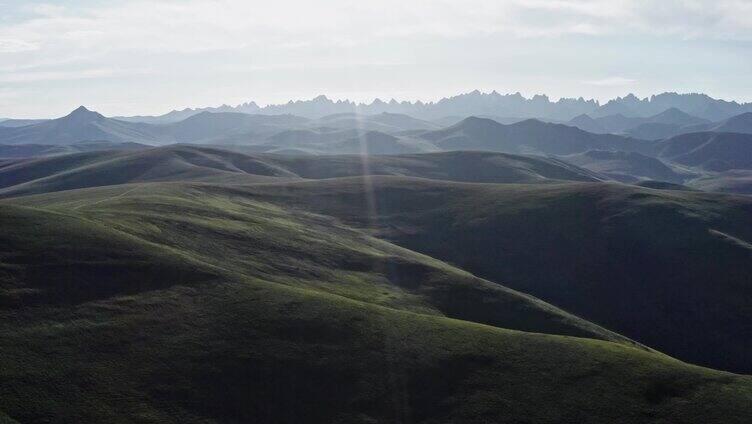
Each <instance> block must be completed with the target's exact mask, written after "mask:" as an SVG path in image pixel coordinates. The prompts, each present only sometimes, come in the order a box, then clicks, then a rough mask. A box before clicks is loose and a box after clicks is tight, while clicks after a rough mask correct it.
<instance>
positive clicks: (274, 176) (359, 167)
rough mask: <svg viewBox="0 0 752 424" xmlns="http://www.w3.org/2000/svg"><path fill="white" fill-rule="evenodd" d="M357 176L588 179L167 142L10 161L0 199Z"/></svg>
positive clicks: (485, 158)
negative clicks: (157, 185)
mask: <svg viewBox="0 0 752 424" xmlns="http://www.w3.org/2000/svg"><path fill="white" fill-rule="evenodd" d="M363 174H372V175H406V176H413V177H421V178H432V179H440V180H452V181H474V182H485V183H523V182H524V183H544V182H549V181H552V180H554V181H556V180H568V181H596V180H597V177H596V176H594V174H592V173H591V172H589V171H586V170H584V169H581V168H577V167H575V166H572V165H568V164H565V163H563V162H561V161H557V160H555V159H548V158H542V157H539V158H533V157H526V156H517V155H508V154H503V153H485V152H446V153H436V154H424V155H401V156H369V157H365V158H364V157H361V156H357V155H345V156H323V157H292V156H285V155H256V156H250V155H246V154H243V153H238V152H232V151H228V150H222V149H216V148H211V147H202V146H191V145H171V146H166V147H159V148H153V149H145V150H138V151H97V152H87V153H79V154H69V155H63V156H55V157H43V158H32V159H28V160H18V161H16V162H15V163H13V164H11V165H8V166H5V167H2V168H0V181H1V183H0V198H6V197H18V196H25V195H31V194H39V193H49V192H55V191H64V190H73V189H78V188H86V187H100V186H108V185H117V184H127V183H144V182H166V181H183V182H185V181H202V182H210V183H216V184H252V183H262V182H274V181H285V180H292V179H300V178H306V179H322V178H335V177H346V176H357V175H363Z"/></svg>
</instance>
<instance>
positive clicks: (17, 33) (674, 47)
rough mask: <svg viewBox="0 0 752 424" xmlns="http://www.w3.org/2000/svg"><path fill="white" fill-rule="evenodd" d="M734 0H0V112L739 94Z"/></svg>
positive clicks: (751, 55)
mask: <svg viewBox="0 0 752 424" xmlns="http://www.w3.org/2000/svg"><path fill="white" fill-rule="evenodd" d="M750 75H752V1H749V0H661V1H642V0H633V1H627V0H611V1H605V0H603V1H590V0H550V1H543V0H409V1H408V0H380V1H378V2H370V1H362V0H360V1H357V0H356V1H348V0H321V1H317V2H314V1H302V0H301V1H293V0H273V1H269V0H264V1H255V0H251V1H249V0H216V1H207V0H202V1H199V0H182V1H159V2H155V1H141V0H128V1H118V0H102V1H91V0H80V1H75V0H67V1H47V2H37V1H29V0H25V1H18V0H0V117H16V118H33V117H37V118H49V117H57V116H62V115H64V114H66V113H68V112H69V111H70V110H72V109H74V108H76V107H77V106H79V105H85V106H87V107H88V108H90V109H93V110H97V111H99V112H101V113H103V114H105V115H108V116H115V115H135V114H162V113H165V112H168V111H170V110H172V109H182V108H185V107H204V106H217V105H220V104H231V105H234V104H238V103H243V102H247V101H255V102H256V103H258V104H259V105H265V104H269V103H282V102H287V101H288V100H291V99H292V100H297V99H309V98H312V97H315V96H317V95H319V94H325V95H327V96H328V97H329V98H333V99H351V100H355V101H371V100H372V99H374V98H376V97H379V98H381V99H384V100H388V99H391V98H395V99H397V100H419V99H420V100H423V101H431V100H438V99H440V98H441V97H445V96H451V95H455V94H459V93H463V92H469V91H472V90H475V89H479V90H481V91H492V90H496V91H498V92H500V93H514V92H520V93H522V94H523V95H525V96H528V97H530V96H532V95H534V94H547V95H548V96H549V97H551V98H552V99H558V98H560V97H580V96H582V97H585V98H595V99H598V100H601V101H605V100H608V99H610V98H613V97H615V96H623V95H625V94H627V93H634V94H636V95H638V96H640V97H644V96H649V95H651V94H657V93H660V92H664V91H676V92H704V93H707V94H709V95H711V96H713V97H716V98H723V99H727V100H737V101H752V83H750V77H749V76H750Z"/></svg>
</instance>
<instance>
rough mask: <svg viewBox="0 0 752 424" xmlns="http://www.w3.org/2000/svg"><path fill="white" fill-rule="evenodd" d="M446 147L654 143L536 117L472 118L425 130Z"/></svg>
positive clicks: (581, 148) (562, 148)
mask: <svg viewBox="0 0 752 424" xmlns="http://www.w3.org/2000/svg"><path fill="white" fill-rule="evenodd" d="M421 137H422V138H424V139H426V140H430V141H432V142H433V143H434V144H436V146H437V147H439V148H441V149H443V150H486V151H493V152H504V153H534V154H547V155H569V154H575V153H582V152H586V151H588V150H622V151H634V152H642V153H647V154H649V153H651V152H652V150H653V148H654V143H652V142H649V141H645V140H637V139H631V138H627V137H622V136H618V135H613V134H593V133H589V132H586V131H583V130H581V129H579V128H575V127H569V126H566V125H562V124H551V123H545V122H541V121H537V120H534V119H529V120H526V121H522V122H518V123H515V124H511V125H502V124H500V123H498V122H496V121H493V120H490V119H483V118H475V117H470V118H467V119H465V120H463V121H461V122H459V123H457V124H455V125H453V126H451V127H448V128H445V129H442V130H438V131H430V132H426V133H423V134H422V135H421Z"/></svg>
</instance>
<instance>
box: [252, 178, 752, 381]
mask: <svg viewBox="0 0 752 424" xmlns="http://www.w3.org/2000/svg"><path fill="white" fill-rule="evenodd" d="M242 193H243V195H247V196H260V197H261V198H263V199H267V200H269V201H274V202H277V203H279V204H284V205H289V204H293V205H297V206H298V207H300V208H307V209H309V210H314V211H317V212H319V213H324V214H327V215H333V216H337V217H339V218H340V219H343V220H345V222H348V223H351V224H353V225H357V226H360V227H363V228H371V229H372V230H373V231H374V232H375V234H378V235H379V236H381V237H385V238H387V239H389V240H391V241H394V242H396V243H397V244H399V245H401V246H404V247H407V248H409V249H413V250H416V251H419V252H422V253H426V254H428V255H430V256H433V257H436V258H439V259H442V260H446V261H449V262H451V263H453V264H456V265H457V266H459V267H460V268H463V269H466V270H468V271H471V272H473V273H475V274H477V275H480V276H482V277H485V278H488V279H489V280H492V281H498V282H503V283H504V284H505V285H507V286H509V287H512V288H514V289H517V290H520V291H522V292H525V293H529V294H532V295H534V296H536V297H539V298H541V299H544V300H546V301H548V302H551V303H553V304H555V305H557V306H559V307H561V308H563V309H565V310H567V311H571V312H574V313H575V314H577V315H579V316H581V317H584V318H586V319H589V320H592V321H594V322H597V323H599V324H601V325H603V326H604V327H606V328H609V329H613V330H615V331H618V332H620V333H622V334H625V335H627V336H629V337H632V338H634V339H636V340H638V341H640V342H643V343H645V344H647V345H649V346H652V347H655V348H658V349H659V350H662V351H664V352H667V353H669V354H671V355H673V356H676V357H679V358H681V359H684V360H687V361H690V362H693V363H699V364H704V365H706V366H712V367H716V368H721V369H727V370H735V371H738V372H752V368H750V363H749V361H748V358H749V357H750V355H752V326H751V325H750V323H749V321H748V320H744V319H739V317H746V316H749V313H750V311H752V285H750V284H751V283H750V282H752V261H750V259H752V248H750V241H751V240H752V199H751V198H748V197H743V196H739V197H733V196H724V195H716V194H707V193H699V192H690V191H673V190H672V191H669V190H654V189H649V188H641V187H634V186H626V185H620V184H603V183H591V184H588V183H582V184H561V185H550V184H549V185H539V186H536V185H474V184H458V183H441V182H435V181H426V180H423V181H419V180H410V179H398V178H384V177H382V178H375V177H374V178H369V179H366V180H362V179H346V180H329V181H320V182H316V183H308V182H305V183H295V184H287V185H272V186H254V187H248V188H246V189H244V190H243V191H242ZM594 300H595V301H594Z"/></svg>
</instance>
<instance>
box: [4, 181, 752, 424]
mask: <svg viewBox="0 0 752 424" xmlns="http://www.w3.org/2000/svg"><path fill="white" fill-rule="evenodd" d="M392 180H394V181H398V182H400V185H399V186H396V185H395V186H392V188H391V189H385V183H384V182H386V181H392ZM373 183H374V184H375V186H374V189H375V190H377V191H378V192H379V193H380V195H383V196H384V197H383V198H382V199H383V200H385V201H387V202H389V199H394V198H393V197H392V194H390V193H387V192H389V191H390V190H393V191H394V192H395V193H397V194H398V195H404V194H405V193H407V192H409V191H411V190H419V187H420V186H426V185H431V184H435V183H431V182H428V181H426V180H405V179H393V178H392V179H383V178H374V180H373ZM307 186H315V187H319V188H320V189H321V190H324V191H326V190H331V189H333V188H335V187H339V188H337V192H336V193H334V192H333V193H332V194H331V195H329V196H324V195H323V194H322V193H321V192H317V191H316V190H311V189H309V188H306V187H307ZM356 186H357V184H355V183H354V180H344V181H343V180H330V181H328V182H323V181H319V182H318V184H315V185H312V184H271V185H263V186H248V187H246V188H241V187H239V186H236V187H228V186H221V185H206V184H175V183H161V184H136V185H123V186H110V187H100V188H92V189H85V190H75V191H66V192H57V193H51V194H44V195H38V196H28V197H23V198H17V199H9V200H5V201H3V202H0V222H2V224H3V228H4V229H7V230H8V231H3V232H2V233H0V245H2V246H4V248H3V249H2V250H1V251H0V290H1V293H2V296H0V298H1V299H2V303H0V314H1V315H2V320H0V337H2V340H4V341H5V343H2V344H0V380H1V381H3V384H2V385H0V411H2V412H0V417H2V416H3V415H5V416H7V417H10V419H13V420H16V421H18V422H45V421H56V422H181V423H186V422H196V423H199V422H201V423H207V422H249V421H253V422H281V423H297V422H308V423H331V422H341V423H373V422H415V423H449V422H463V423H484V422H549V423H558V422H578V423H588V422H592V423H601V422H624V423H643V422H656V423H658V422H672V423H682V422H686V423H689V422H697V421H698V420H700V421H705V422H728V423H734V422H739V423H742V422H746V421H747V419H748V418H749V417H750V416H752V378H750V377H744V376H737V375H733V374H729V373H724V372H718V371H712V370H709V369H705V368H700V367H696V366H690V365H687V364H684V363H682V362H679V361H677V360H674V359H672V358H669V357H667V356H665V355H663V354H660V353H656V352H654V351H650V350H648V349H645V348H642V347H641V346H639V345H634V344H633V343H632V342H631V341H629V340H628V339H625V338H623V337H621V336H618V335H616V334H614V333H611V332H609V331H607V330H604V329H603V328H601V327H598V326H596V325H593V324H591V323H589V322H587V321H584V320H582V319H580V318H577V317H574V316H572V315H570V314H568V313H565V312H563V311H561V310H559V309H557V308H554V307H552V306H551V305H548V304H546V303H543V302H541V301H539V300H537V299H535V298H531V297H530V296H527V295H523V294H520V293H518V292H515V291H512V290H509V289H506V288H504V287H503V286H500V285H498V284H493V283H490V282H488V281H485V280H482V279H479V278H476V277H474V276H472V275H470V274H468V273H466V272H464V271H461V270H459V269H457V268H455V267H453V266H451V265H449V264H447V263H443V262H439V261H437V260H435V259H432V258H430V257H427V256H423V255H421V254H418V253H414V252H412V251H409V250H406V249H404V248H400V247H397V246H395V245H392V244H390V243H387V242H384V241H381V240H378V239H375V238H373V237H371V236H368V235H366V233H364V232H361V231H359V230H355V229H353V228H351V227H349V226H347V225H345V224H344V223H342V222H340V221H338V220H336V219H333V218H330V217H326V216H322V215H316V214H311V213H309V212H305V211H304V210H302V209H300V208H295V207H291V206H294V205H297V206H303V205H305V204H306V202H308V201H309V200H310V198H309V196H318V197H320V198H321V199H322V200H332V205H331V206H332V208H334V209H337V208H339V207H340V206H342V207H344V205H342V204H341V203H339V202H340V201H341V200H342V199H345V198H346V197H347V196H348V194H347V193H346V192H344V191H342V190H344V189H345V188H346V187H351V189H352V193H353V196H356V197H357V198H361V196H362V193H357V191H358V190H357V187H356ZM433 187H434V188H432V189H431V190H432V193H436V192H437V191H438V190H444V189H445V187H449V189H450V191H453V192H455V194H456V195H461V194H462V193H463V191H464V190H466V187H471V188H473V189H477V190H480V189H482V190H490V191H494V190H502V189H501V188H499V187H500V186H495V185H468V184H449V183H439V184H438V185H433ZM299 189H300V190H306V191H307V192H308V193H309V194H303V192H299V193H297V194H296V195H295V197H296V198H297V200H296V201H295V202H290V201H289V200H285V199H286V198H287V197H288V196H291V195H292V193H294V192H296V191H297V190H299ZM543 189H544V188H543V187H540V188H539V190H543ZM548 189H549V190H555V189H554V188H553V187H549V188H548ZM531 190H533V189H531ZM502 191H503V190H502ZM400 193H402V194H400ZM426 195H427V197H426ZM432 196H433V195H432V194H431V193H424V196H418V197H414V199H415V200H416V201H417V200H420V201H422V202H428V203H431V202H433V203H434V204H435V202H437V201H443V200H446V199H449V198H447V197H445V198H444V199H433V198H432ZM523 197H524V196H523ZM334 200H337V201H336V202H335V201H334ZM282 201H284V203H286V204H287V207H285V208H282V207H281V206H280V204H281V203H280V202H282ZM381 205H382V206H380V208H383V207H385V206H386V207H387V208H388V205H387V204H383V203H382V204H381ZM356 207H357V205H356V204H352V205H351V206H350V208H356ZM425 207H426V205H424V204H417V203H411V204H410V205H409V207H406V208H405V209H406V211H407V212H410V211H419V210H421V209H422V208H425ZM447 207H448V208H451V207H452V204H449V205H447ZM309 209H310V207H309ZM382 210H383V209H382ZM384 211H385V210H384ZM474 212H476V211H471V212H470V213H474ZM478 212H480V211H478ZM366 215H367V214H366ZM381 219H386V216H385V215H380V218H379V220H381ZM348 220H349V219H348ZM395 222H396V221H395ZM471 222H472V221H471ZM392 230H396V228H392ZM516 330H524V331H516ZM542 333H549V334H542ZM572 336H578V337H572ZM582 337H586V338H582Z"/></svg>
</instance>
